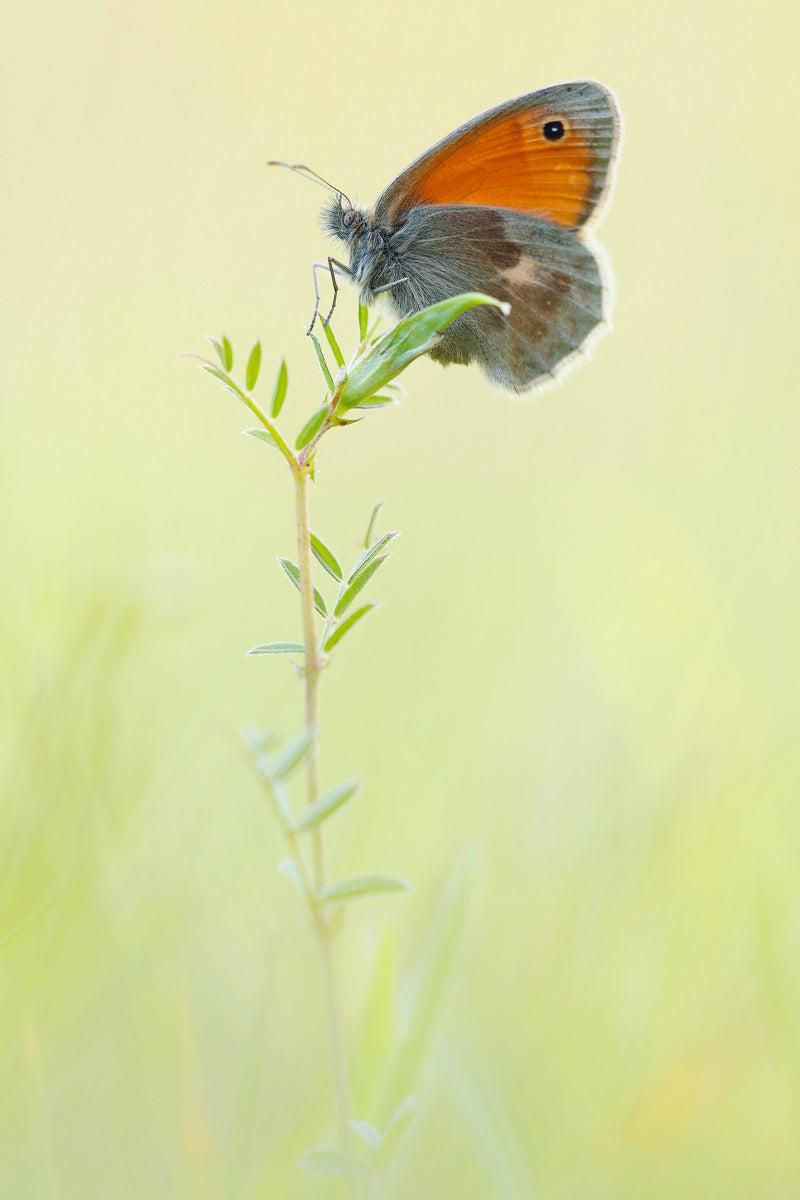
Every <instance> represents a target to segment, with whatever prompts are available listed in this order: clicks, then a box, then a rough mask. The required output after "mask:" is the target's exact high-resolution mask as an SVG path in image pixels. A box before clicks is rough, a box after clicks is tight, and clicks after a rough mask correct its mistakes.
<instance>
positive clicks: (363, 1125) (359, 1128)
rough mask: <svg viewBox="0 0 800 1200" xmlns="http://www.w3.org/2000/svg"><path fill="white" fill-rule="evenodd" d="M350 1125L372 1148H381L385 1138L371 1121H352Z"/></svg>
mask: <svg viewBox="0 0 800 1200" xmlns="http://www.w3.org/2000/svg"><path fill="white" fill-rule="evenodd" d="M350 1125H351V1126H352V1128H353V1129H354V1130H355V1131H356V1133H357V1134H358V1135H359V1137H361V1138H363V1139H364V1141H365V1142H366V1143H367V1145H368V1146H369V1148H370V1150H380V1148H381V1143H382V1142H383V1138H382V1137H381V1135H380V1134H379V1133H378V1130H377V1129H376V1128H375V1126H374V1125H373V1124H372V1122H371V1121H351V1122H350Z"/></svg>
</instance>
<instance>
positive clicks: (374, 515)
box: [364, 500, 384, 549]
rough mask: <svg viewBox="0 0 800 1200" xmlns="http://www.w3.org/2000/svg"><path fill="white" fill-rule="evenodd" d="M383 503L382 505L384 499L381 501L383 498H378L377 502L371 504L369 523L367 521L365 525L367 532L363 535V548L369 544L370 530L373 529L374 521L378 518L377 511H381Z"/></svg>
mask: <svg viewBox="0 0 800 1200" xmlns="http://www.w3.org/2000/svg"><path fill="white" fill-rule="evenodd" d="M383 505H384V501H383V500H379V501H378V502H377V504H375V505H373V508H372V512H371V513H370V514H369V523H368V525H367V532H366V534H365V535H364V547H365V549H366V547H367V546H369V544H370V541H371V539H372V531H373V530H374V528H375V522H376V521H377V519H378V513H379V512H380V511H381V509H382V508H383Z"/></svg>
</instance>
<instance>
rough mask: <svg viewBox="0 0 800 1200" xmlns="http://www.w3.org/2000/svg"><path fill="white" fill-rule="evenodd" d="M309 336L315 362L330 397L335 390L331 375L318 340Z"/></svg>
mask: <svg viewBox="0 0 800 1200" xmlns="http://www.w3.org/2000/svg"><path fill="white" fill-rule="evenodd" d="M309 336H310V338H311V341H312V342H313V343H314V353H315V354H316V356H317V362H318V363H319V369H320V371H322V374H323V375H324V376H325V382H326V384H327V385H328V391H329V392H330V394H331V395H333V393H334V391H335V390H336V389H335V386H334V382H333V376H332V375H331V372H330V368H329V366H328V364H327V363H326V361H325V355H324V354H323V353H322V346H320V344H319V339H318V338H317V337H315V336H314V334H313V333H312V334H309Z"/></svg>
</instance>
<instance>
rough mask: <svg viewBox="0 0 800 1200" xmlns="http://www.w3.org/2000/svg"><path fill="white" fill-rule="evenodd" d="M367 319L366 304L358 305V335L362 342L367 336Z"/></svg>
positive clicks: (367, 310)
mask: <svg viewBox="0 0 800 1200" xmlns="http://www.w3.org/2000/svg"><path fill="white" fill-rule="evenodd" d="M368 321H369V309H368V308H367V306H366V304H361V303H360V302H359V305H358V337H359V340H360V341H362V342H363V340H364V338H365V337H366V336H367V322H368Z"/></svg>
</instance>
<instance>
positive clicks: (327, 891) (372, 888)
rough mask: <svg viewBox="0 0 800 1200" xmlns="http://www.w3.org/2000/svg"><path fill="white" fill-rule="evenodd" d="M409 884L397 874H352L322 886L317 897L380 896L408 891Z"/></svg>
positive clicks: (328, 898)
mask: <svg viewBox="0 0 800 1200" xmlns="http://www.w3.org/2000/svg"><path fill="white" fill-rule="evenodd" d="M410 891H411V884H410V883H409V882H408V880H407V879H401V878H400V876H399V875H353V876H352V877H351V878H350V879H340V880H339V882H338V883H332V884H330V886H329V887H326V888H323V889H322V891H321V892H320V893H319V899H320V900H323V901H325V902H328V901H332V900H359V899H361V898H362V897H364V896H382V895H386V894H387V893H389V892H410Z"/></svg>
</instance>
